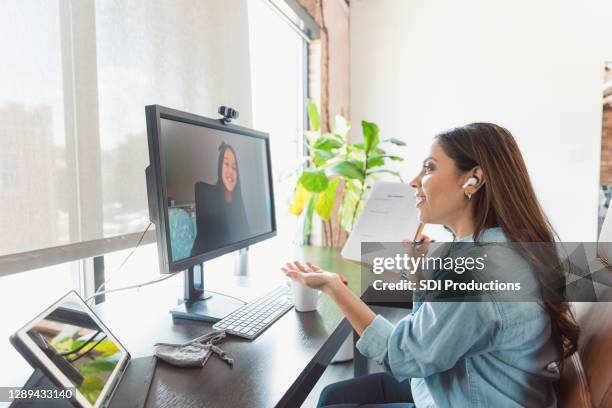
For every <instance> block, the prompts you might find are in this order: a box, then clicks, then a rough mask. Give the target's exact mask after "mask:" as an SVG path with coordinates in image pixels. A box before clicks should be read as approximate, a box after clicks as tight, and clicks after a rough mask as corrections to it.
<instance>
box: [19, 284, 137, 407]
mask: <svg viewBox="0 0 612 408" xmlns="http://www.w3.org/2000/svg"><path fill="white" fill-rule="evenodd" d="M18 335H19V337H20V338H21V340H22V341H23V343H24V344H25V345H26V346H27V347H28V348H29V349H30V351H31V352H32V353H33V354H34V355H35V356H36V357H37V359H38V360H39V361H40V362H42V363H43V364H45V366H46V367H47V369H48V370H49V371H50V372H51V373H52V374H53V375H54V376H55V377H56V378H57V379H59V380H60V382H62V384H64V386H66V387H74V388H75V389H76V391H78V393H77V395H76V397H77V400H78V401H79V402H80V403H81V405H83V406H92V407H98V406H100V405H101V404H102V403H103V402H104V400H105V399H106V396H107V394H108V393H109V392H112V387H114V385H113V384H114V381H115V380H116V379H117V376H118V374H119V372H120V371H121V370H122V369H123V368H124V367H123V366H124V362H125V360H126V359H127V358H128V356H129V355H128V353H127V351H126V350H125V349H124V348H123V347H122V346H121V344H119V342H118V341H117V340H116V339H115V338H114V337H113V336H112V335H111V333H110V332H109V331H108V329H107V328H106V327H105V326H104V325H103V324H102V322H101V321H100V320H99V319H98V318H97V316H95V314H94V313H93V312H92V311H91V309H90V308H89V307H88V306H87V305H86V304H85V303H84V301H83V300H82V299H81V298H80V297H79V296H78V295H77V294H76V293H75V292H71V293H69V294H68V295H66V296H65V297H63V298H62V299H61V300H60V301H59V302H57V303H56V304H54V305H53V306H51V307H50V308H49V309H47V310H46V311H45V312H43V313H42V314H41V315H40V316H39V317H37V318H36V319H34V320H33V321H32V322H31V323H30V324H28V325H27V326H26V327H24V328H23V329H22V330H21V331H20V332H19V333H18ZM79 394H80V395H79Z"/></svg>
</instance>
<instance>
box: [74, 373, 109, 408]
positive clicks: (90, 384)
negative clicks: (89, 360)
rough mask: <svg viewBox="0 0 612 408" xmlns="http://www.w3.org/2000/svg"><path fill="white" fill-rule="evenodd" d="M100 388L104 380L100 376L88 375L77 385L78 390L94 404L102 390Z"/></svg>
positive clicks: (102, 386)
mask: <svg viewBox="0 0 612 408" xmlns="http://www.w3.org/2000/svg"><path fill="white" fill-rule="evenodd" d="M102 388H104V381H102V379H101V378H99V377H96V376H94V375H88V376H86V377H85V378H84V379H83V382H82V383H81V385H80V386H79V391H80V392H81V394H83V395H84V396H85V398H87V400H88V401H89V402H90V403H92V404H95V403H96V400H97V399H98V397H99V396H100V392H102Z"/></svg>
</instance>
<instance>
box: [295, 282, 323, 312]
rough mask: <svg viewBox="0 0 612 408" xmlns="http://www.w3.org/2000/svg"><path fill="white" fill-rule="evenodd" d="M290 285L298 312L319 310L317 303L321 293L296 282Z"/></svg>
mask: <svg viewBox="0 0 612 408" xmlns="http://www.w3.org/2000/svg"><path fill="white" fill-rule="evenodd" d="M290 285H291V295H292V298H293V306H294V307H295V310H297V311H298V312H312V311H313V310H317V302H318V300H319V295H320V294H321V292H319V291H318V290H316V289H312V288H309V287H308V286H306V285H302V284H301V283H298V282H295V281H291V283H290Z"/></svg>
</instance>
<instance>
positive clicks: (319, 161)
mask: <svg viewBox="0 0 612 408" xmlns="http://www.w3.org/2000/svg"><path fill="white" fill-rule="evenodd" d="M312 152H313V153H314V156H313V157H312V161H313V163H314V164H315V166H317V167H321V166H323V165H324V164H325V163H326V162H327V161H328V160H329V159H331V158H333V157H334V155H333V154H332V153H331V152H328V151H325V150H319V149H312Z"/></svg>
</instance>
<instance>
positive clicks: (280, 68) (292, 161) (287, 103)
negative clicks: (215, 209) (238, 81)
mask: <svg viewBox="0 0 612 408" xmlns="http://www.w3.org/2000/svg"><path fill="white" fill-rule="evenodd" d="M248 12H249V40H250V55H251V59H250V61H251V84H252V85H251V86H252V88H251V90H252V91H251V94H252V106H253V126H254V127H255V128H256V129H259V130H262V131H264V132H268V133H270V145H271V149H272V152H271V154H272V158H273V163H272V170H273V172H274V181H275V185H274V188H275V190H274V193H275V202H276V216H277V220H276V221H277V225H278V234H279V235H281V236H283V237H285V238H287V239H290V240H291V239H294V238H296V236H295V235H296V232H297V219H296V217H294V216H293V215H290V214H289V213H288V210H287V208H288V206H289V203H290V200H291V198H292V196H293V188H294V187H295V183H296V177H297V174H298V173H297V172H296V171H295V170H297V167H298V166H299V164H300V159H301V158H302V157H303V150H304V146H303V143H302V140H303V132H304V129H305V128H304V112H305V107H304V105H305V103H304V102H305V98H306V95H305V92H304V88H305V78H306V77H305V76H306V72H305V65H306V64H305V63H306V61H305V50H306V46H307V44H306V42H305V40H304V39H303V38H302V37H301V36H300V35H299V34H298V33H297V32H295V31H294V30H293V29H292V28H291V27H290V25H289V24H287V22H285V21H283V20H282V19H281V18H280V17H279V15H278V14H277V13H276V12H275V11H274V9H273V6H271V5H270V4H269V3H268V2H267V1H264V0H257V1H249V2H248Z"/></svg>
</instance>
